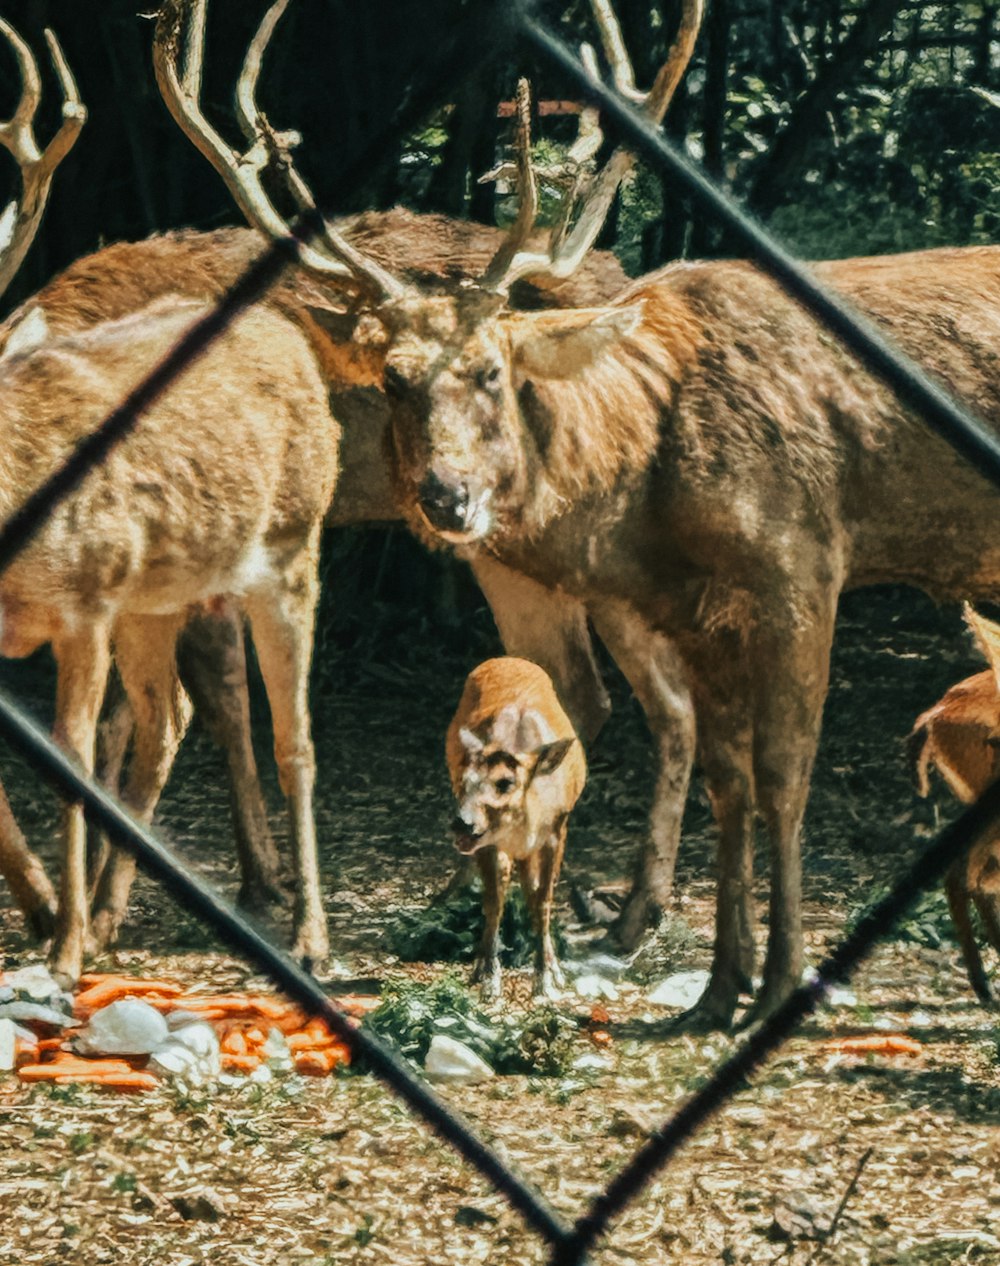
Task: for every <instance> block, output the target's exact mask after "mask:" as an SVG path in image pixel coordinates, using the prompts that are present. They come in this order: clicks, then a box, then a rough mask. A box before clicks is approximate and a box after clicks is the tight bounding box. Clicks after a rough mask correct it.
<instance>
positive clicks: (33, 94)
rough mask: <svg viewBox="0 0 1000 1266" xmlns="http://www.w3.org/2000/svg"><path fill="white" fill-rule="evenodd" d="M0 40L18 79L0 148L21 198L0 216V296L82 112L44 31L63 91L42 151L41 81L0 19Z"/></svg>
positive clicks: (24, 48)
mask: <svg viewBox="0 0 1000 1266" xmlns="http://www.w3.org/2000/svg"><path fill="white" fill-rule="evenodd" d="M0 35H2V36H3V37H4V39H5V40H6V41H7V43H8V44H9V45H10V46H11V49H12V50H13V53H14V57H15V60H16V61H17V67H18V71H19V72H20V75H21V96H20V99H19V101H18V103H17V106H16V107H15V109H14V113H13V114H12V115H11V117H10V118H9V119H8V120H7V121H6V122H5V123H0V145H2V146H3V147H4V149H6V150H9V152H10V154H11V155H12V157H13V158H14V160H15V162H16V163H17V165H18V169H19V171H20V175H21V193H20V196H19V197H18V198H15V199H14V200H13V201H11V202H10V203H8V205H7V206H6V207H5V208H4V210H3V212H2V213H0V295H2V294H3V292H4V291H5V290H6V289H7V287H8V286H9V285H10V283H11V280H12V279H13V277H14V274H15V273H16V272H17V270H18V268H19V267H20V266H21V261H22V260H23V259H24V256H25V254H26V253H27V250H28V247H29V246H30V245H31V243H32V241H33V240H34V237H35V234H36V233H37V232H38V226H39V224H40V223H41V220H42V214H43V212H44V211H45V204H46V202H47V201H48V197H49V190H50V189H51V187H52V177H53V175H54V174H55V170H56V168H57V167H58V166H59V164H60V163H61V162H62V160H63V159H64V158H65V157H66V155H67V154H68V153H69V151H70V150H71V149H72V148H73V146H74V145H75V144H76V138H77V137H78V136H79V135H80V129H81V128H82V127H83V125H84V123H85V122H86V119H87V110H86V107H85V106H84V104H83V102H82V101H81V100H80V94H79V92H78V91H77V87H76V82H75V80H74V79H73V74H72V71H71V70H70V68H69V66H68V64H67V62H66V58H65V57H64V56H63V51H62V49H61V48H60V47H59V41H58V40H57V39H56V37H55V34H54V32H52V31H50V30H46V32H45V39H46V42H47V43H48V46H49V54H50V56H51V57H52V63H53V65H54V66H55V71H56V75H57V77H58V79H59V86H60V87H61V89H62V94H63V104H62V123H61V124H60V126H59V129H58V131H57V132H56V134H55V136H53V138H52V139H51V140H50V141H49V143H48V145H46V146H45V148H44V149H39V147H38V142H37V141H36V139H35V116H36V115H37V114H38V106H39V103H40V102H41V96H42V81H41V77H40V75H39V73H38V64H37V62H36V61H35V59H34V57H33V56H32V53H31V49H30V48H29V47H28V45H27V44H26V43H25V42H24V40H23V39H21V37H20V35H18V33H17V32H16V31H15V30H14V28H13V27H12V26H11V25H10V23H8V22H6V21H4V19H3V18H0Z"/></svg>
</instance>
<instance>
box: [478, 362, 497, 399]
mask: <svg viewBox="0 0 1000 1266" xmlns="http://www.w3.org/2000/svg"><path fill="white" fill-rule="evenodd" d="M502 376H503V368H502V366H501V365H500V364H494V365H487V366H486V368H485V369H480V370H479V371H478V372H477V374H476V386H477V387H479V388H480V390H482V391H488V392H490V393H491V394H493V393H495V392H496V391H497V390H498V388H499V386H500V379H501V377H502Z"/></svg>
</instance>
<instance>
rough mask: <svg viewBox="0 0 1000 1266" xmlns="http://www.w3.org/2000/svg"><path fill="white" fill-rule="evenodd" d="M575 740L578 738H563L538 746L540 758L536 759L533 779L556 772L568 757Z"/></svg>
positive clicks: (537, 752) (538, 756) (537, 753)
mask: <svg viewBox="0 0 1000 1266" xmlns="http://www.w3.org/2000/svg"><path fill="white" fill-rule="evenodd" d="M575 742H576V739H572V738H561V739H556V740H555V741H554V742H552V743H546V744H545V746H544V747H540V748H538V750H537V751H536V752H535V755H536V756H537V758H538V759H537V760H536V761H535V768H534V770H533V772H532V775H531V777H532V778H533V779H534V778H544V777H545V776H546V775H547V774H554V773H555V772H556V770H557V769H558V768H559V766H560V765H561V764H562V763H563V761H564V760H565V759H566V755H567V753H568V752H569V749H570V748H571V747H572V746H573V744H574V743H575Z"/></svg>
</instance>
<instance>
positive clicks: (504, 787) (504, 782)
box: [493, 778, 514, 796]
mask: <svg viewBox="0 0 1000 1266" xmlns="http://www.w3.org/2000/svg"><path fill="white" fill-rule="evenodd" d="M493 786H494V787H495V789H496V790H497V792H499V794H500V795H501V796H506V795H507V794H508V792H511V791H513V790H514V779H513V778H498V779H497V780H496V782H495V783H494V784H493Z"/></svg>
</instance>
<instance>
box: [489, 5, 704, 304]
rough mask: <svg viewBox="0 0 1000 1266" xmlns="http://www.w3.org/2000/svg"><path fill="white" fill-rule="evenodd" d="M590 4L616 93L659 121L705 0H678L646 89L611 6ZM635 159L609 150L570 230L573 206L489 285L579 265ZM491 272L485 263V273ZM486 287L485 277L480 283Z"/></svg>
mask: <svg viewBox="0 0 1000 1266" xmlns="http://www.w3.org/2000/svg"><path fill="white" fill-rule="evenodd" d="M591 8H592V10H593V13H594V18H595V21H596V22H597V26H598V29H599V30H600V33H601V42H602V45H603V48H604V53H605V56H606V57H607V59H608V62H609V64H610V66H611V72H612V77H613V79H614V82H615V86H616V88H617V89H618V91H619V92H621V93H622V94H623V95H624V96H626V97H628V98H629V99H630V100H631V101H633V102H634V103H635V104H637V105H639V106H640V107H641V109H642V110H643V113H645V114H646V116H647V117H648V118H649V119H650V121H651V122H652V123H653V124H659V123H661V122H662V121H663V116H664V115H665V114H666V112H667V107H668V106H669V104H670V101H671V98H672V97H673V95H674V93H675V92H676V90H677V86H678V84H679V83H680V81H681V79H682V78H683V75H684V71H685V70H686V69H687V66H688V63H689V62H690V60H691V55H692V53H693V52H694V46H695V42H696V40H697V37H698V32H699V30H700V28H701V23H702V19H703V17H704V10H705V0H683V9H682V13H681V21H680V25H679V27H678V30H677V35H676V37H675V39H674V42H673V44H672V45H671V47H670V50H669V52H668V54H667V59H666V61H665V62H664V63H663V65H662V66H661V67H660V69H659V71H658V72H657V75H656V78H655V80H654V82H653V86H652V88H651V89H650V90H649V92H645V93H644V92H640V91H639V90H638V89H637V88H636V87H635V76H634V74H633V71H632V64H631V62H630V61H629V58H628V54H627V52H626V51H625V42H624V40H623V39H622V34H621V28H620V27H619V25H618V21H617V19H616V17H615V15H614V11H613V10H612V8H611V4H610V0H591ZM584 64H585V66H586V68H587V69H588V70H589V71H590V73H591V74H592V75H594V77H595V78H596V77H597V75H596V62H595V61H594V59H593V58H592V57H591V58H590V59H587V58H585V59H584ZM634 163H635V156H634V155H633V154H632V152H631V151H630V150H627V149H624V148H621V147H619V148H618V149H616V150H615V151H614V153H613V154H612V155H611V157H610V158H609V159H608V161H607V163H606V164H605V166H604V169H603V170H602V171H601V172H600V173H599V175H597V176H596V177H595V178H594V179H593V180H592V181H591V183H590V185H589V188H588V189H587V191H586V193H585V195H584V197H583V199H582V206H581V207H580V209H579V211H578V214H577V219H576V222H575V224H574V225H573V227H572V229H568V225H569V222H570V219H571V216H572V211H573V206H572V204H570V205H567V206H565V207H564V209H563V214H562V215H561V216H560V218H559V220H558V222H557V223H556V225H555V227H554V229H553V231H552V234H551V236H550V240H549V249H548V251H547V252H546V253H544V254H542V253H540V252H535V253H530V252H521V253H520V254H517V253H514V254H513V255H512V256H511V259H510V264H509V266H508V268H507V269H506V271H505V272H504V273H503V275H502V276H499V277H498V278H497V279H496V280H494V281H492V284H491V288H493V289H496V290H501V291H506V290H508V289H509V288H510V286H511V285H513V283H514V282H515V281H516V280H517V279H518V278H520V277H525V276H529V275H532V274H543V273H544V274H546V275H548V276H550V277H556V278H562V277H568V276H570V274H571V273H573V272H574V271H575V270H576V269H577V268H578V267H579V266H580V263H581V261H582V260H583V258H584V256H585V255H586V253H587V251H588V250H590V248H591V246H593V244H594V242H595V241H596V239H597V235H598V233H600V231H601V226H602V225H603V224H604V221H605V219H606V218H607V214H608V211H609V210H610V209H611V204H612V202H613V201H614V197H615V194H616V192H617V190H618V186H619V185H620V184H621V182H622V180H624V178H625V176H626V175H627V174H628V173H629V171H630V170H631V169H632V167H633V165H634ZM501 249H503V248H501ZM494 274H495V270H494V269H493V267H492V264H491V266H490V269H489V270H488V275H489V276H490V277H493V276H494ZM481 284H483V285H487V282H486V279H485V278H484V279H483V281H482V282H481Z"/></svg>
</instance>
